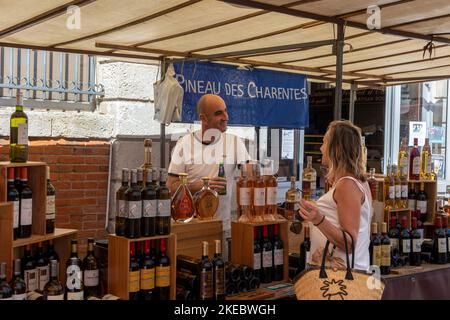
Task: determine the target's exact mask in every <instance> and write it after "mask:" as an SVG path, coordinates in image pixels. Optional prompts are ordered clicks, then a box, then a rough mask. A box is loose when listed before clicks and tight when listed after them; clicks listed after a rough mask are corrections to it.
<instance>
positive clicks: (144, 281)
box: [141, 268, 155, 290]
mask: <svg viewBox="0 0 450 320" xmlns="http://www.w3.org/2000/svg"><path fill="white" fill-rule="evenodd" d="M153 288H155V268H151V269H141V289H142V290H152V289H153Z"/></svg>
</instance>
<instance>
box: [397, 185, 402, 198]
mask: <svg viewBox="0 0 450 320" xmlns="http://www.w3.org/2000/svg"><path fill="white" fill-rule="evenodd" d="M401 197H402V186H401V185H400V184H397V185H396V186H395V198H396V199H400V198H401Z"/></svg>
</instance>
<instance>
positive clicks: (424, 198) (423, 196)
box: [416, 182, 428, 223]
mask: <svg viewBox="0 0 450 320" xmlns="http://www.w3.org/2000/svg"><path fill="white" fill-rule="evenodd" d="M416 199H417V207H416V210H418V211H420V221H421V222H422V223H424V222H426V221H427V214H428V209H427V208H428V195H427V193H426V192H425V184H424V183H423V182H421V183H420V189H419V192H418V193H417V196H416Z"/></svg>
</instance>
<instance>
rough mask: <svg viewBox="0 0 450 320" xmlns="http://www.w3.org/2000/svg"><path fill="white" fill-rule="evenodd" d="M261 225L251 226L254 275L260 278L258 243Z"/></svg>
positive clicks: (260, 255)
mask: <svg viewBox="0 0 450 320" xmlns="http://www.w3.org/2000/svg"><path fill="white" fill-rule="evenodd" d="M260 230H261V227H256V226H255V227H254V228H253V270H254V273H255V277H256V278H259V279H261V273H262V272H261V265H262V248H261V244H260Z"/></svg>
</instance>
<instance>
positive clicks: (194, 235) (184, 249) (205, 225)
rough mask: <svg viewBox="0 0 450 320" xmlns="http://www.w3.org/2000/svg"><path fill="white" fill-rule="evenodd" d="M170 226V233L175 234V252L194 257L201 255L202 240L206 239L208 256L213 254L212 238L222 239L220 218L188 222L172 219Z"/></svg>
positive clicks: (213, 244)
mask: <svg viewBox="0 0 450 320" xmlns="http://www.w3.org/2000/svg"><path fill="white" fill-rule="evenodd" d="M171 228H172V233H175V234H176V235H177V254H184V255H187V256H190V257H194V258H200V257H201V256H202V241H208V243H209V256H210V257H212V256H214V250H215V243H214V240H222V235H223V232H222V220H199V219H193V220H192V221H191V222H189V223H177V222H173V221H172V225H171ZM222 248H224V245H223V244H222Z"/></svg>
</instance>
